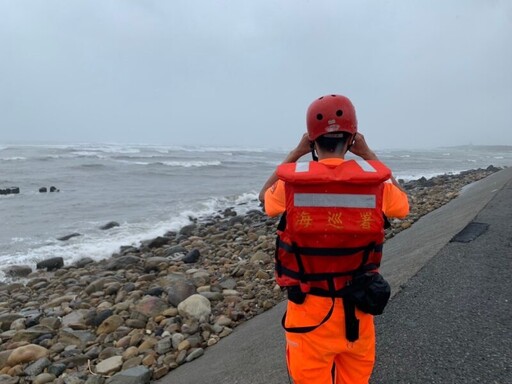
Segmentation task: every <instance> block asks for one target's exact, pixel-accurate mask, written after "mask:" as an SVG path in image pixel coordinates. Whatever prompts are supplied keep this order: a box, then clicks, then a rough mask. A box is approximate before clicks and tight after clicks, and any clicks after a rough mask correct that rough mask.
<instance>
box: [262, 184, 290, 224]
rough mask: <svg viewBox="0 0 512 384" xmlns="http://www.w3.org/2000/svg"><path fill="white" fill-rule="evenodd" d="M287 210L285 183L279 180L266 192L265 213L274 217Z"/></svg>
mask: <svg viewBox="0 0 512 384" xmlns="http://www.w3.org/2000/svg"><path fill="white" fill-rule="evenodd" d="M285 209H286V202H285V193H284V182H283V181H282V180H278V181H276V182H275V183H274V184H273V185H272V186H271V187H270V188H269V189H267V191H266V192H265V213H266V214H267V215H269V216H270V217H274V216H277V215H280V214H281V213H283V212H284V211H285Z"/></svg>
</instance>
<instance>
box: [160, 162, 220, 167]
mask: <svg viewBox="0 0 512 384" xmlns="http://www.w3.org/2000/svg"><path fill="white" fill-rule="evenodd" d="M158 164H162V165H167V166H169V167H185V168H190V167H212V166H219V165H221V164H222V162H220V161H218V160H215V161H161V162H158Z"/></svg>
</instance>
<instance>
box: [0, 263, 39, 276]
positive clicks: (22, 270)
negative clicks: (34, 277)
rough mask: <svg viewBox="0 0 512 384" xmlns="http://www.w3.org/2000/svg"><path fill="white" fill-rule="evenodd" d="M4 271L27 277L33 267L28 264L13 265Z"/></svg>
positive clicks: (7, 273)
mask: <svg viewBox="0 0 512 384" xmlns="http://www.w3.org/2000/svg"><path fill="white" fill-rule="evenodd" d="M3 271H4V273H5V274H6V275H7V276H11V277H26V276H28V275H30V274H31V273H32V268H31V267H29V266H28V265H11V266H9V267H7V268H4V270H3Z"/></svg>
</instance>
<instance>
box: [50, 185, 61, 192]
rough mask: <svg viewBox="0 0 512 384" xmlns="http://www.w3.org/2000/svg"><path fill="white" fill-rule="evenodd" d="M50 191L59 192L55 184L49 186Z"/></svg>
mask: <svg viewBox="0 0 512 384" xmlns="http://www.w3.org/2000/svg"><path fill="white" fill-rule="evenodd" d="M50 192H60V190H59V189H58V188H57V187H55V186H53V185H52V186H51V187H50Z"/></svg>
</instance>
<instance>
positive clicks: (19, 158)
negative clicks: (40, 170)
mask: <svg viewBox="0 0 512 384" xmlns="http://www.w3.org/2000/svg"><path fill="white" fill-rule="evenodd" d="M0 160H2V161H21V160H27V158H26V157H23V156H13V157H3V158H0Z"/></svg>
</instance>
